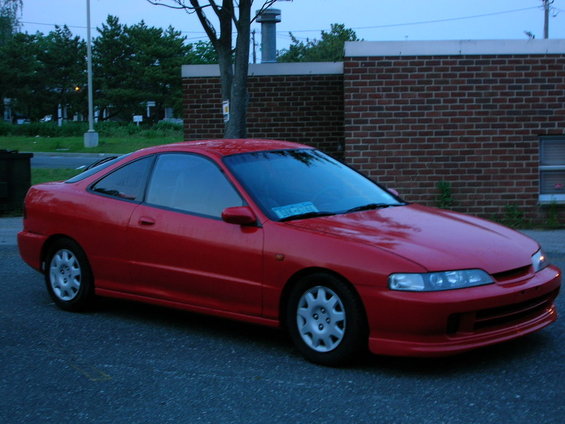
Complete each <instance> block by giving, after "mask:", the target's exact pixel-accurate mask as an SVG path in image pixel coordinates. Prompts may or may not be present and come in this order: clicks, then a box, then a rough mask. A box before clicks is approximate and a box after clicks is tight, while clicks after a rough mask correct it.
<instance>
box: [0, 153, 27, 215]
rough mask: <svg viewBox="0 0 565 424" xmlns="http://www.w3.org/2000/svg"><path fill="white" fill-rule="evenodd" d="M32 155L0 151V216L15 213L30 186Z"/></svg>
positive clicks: (19, 209) (21, 206)
mask: <svg viewBox="0 0 565 424" xmlns="http://www.w3.org/2000/svg"><path fill="white" fill-rule="evenodd" d="M32 157H33V154H32V153H18V151H17V150H0V214H7V213H17V212H20V211H21V210H22V208H23V201H24V197H25V195H26V193H27V190H28V189H29V187H30V185H31V165H30V159H31V158H32Z"/></svg>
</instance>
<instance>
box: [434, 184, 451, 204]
mask: <svg viewBox="0 0 565 424" xmlns="http://www.w3.org/2000/svg"><path fill="white" fill-rule="evenodd" d="M437 189H438V191H439V194H438V197H437V200H436V206H437V207H438V208H441V209H451V208H452V207H453V206H454V205H455V200H454V199H453V193H452V189H451V183H450V182H449V181H440V182H439V183H437Z"/></svg>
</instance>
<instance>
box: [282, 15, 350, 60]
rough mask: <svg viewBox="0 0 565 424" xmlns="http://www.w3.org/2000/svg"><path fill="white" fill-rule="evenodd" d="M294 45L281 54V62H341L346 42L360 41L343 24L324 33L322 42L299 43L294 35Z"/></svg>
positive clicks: (308, 41)
mask: <svg viewBox="0 0 565 424" xmlns="http://www.w3.org/2000/svg"><path fill="white" fill-rule="evenodd" d="M290 37H291V39H292V44H291V45H290V47H289V48H288V49H286V50H282V51H281V52H280V53H279V56H278V61H279V62H339V61H342V60H343V54H344V48H343V47H344V44H345V42H346V41H359V39H358V38H357V35H356V34H355V31H353V30H352V29H348V28H345V25H343V24H332V25H331V29H330V32H325V31H322V38H321V40H316V39H314V40H311V41H310V40H306V42H303V41H299V40H298V39H297V38H296V37H294V35H292V33H291V34H290Z"/></svg>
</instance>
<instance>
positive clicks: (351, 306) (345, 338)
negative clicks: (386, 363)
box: [286, 273, 368, 366]
mask: <svg viewBox="0 0 565 424" xmlns="http://www.w3.org/2000/svg"><path fill="white" fill-rule="evenodd" d="M286 327H287V329H288V332H289V334H290V337H291V339H292V341H293V342H294V344H295V346H296V348H297V349H298V350H299V351H300V353H302V355H303V356H304V357H305V358H306V359H308V360H309V361H311V362H314V363H317V364H321V365H328V366H339V365H343V364H345V363H347V362H349V361H350V360H351V359H352V358H353V357H354V356H355V355H357V354H359V353H360V351H361V350H364V349H366V347H367V343H368V339H367V337H368V332H367V320H366V316H365V311H364V308H363V304H362V302H361V300H360V298H359V296H358V295H357V293H356V292H355V290H354V289H353V288H352V287H351V286H350V285H348V284H347V283H345V282H343V281H342V280H341V279H339V278H337V277H336V276H334V275H331V274H329V273H315V274H311V275H309V276H307V277H305V278H302V279H301V280H300V281H298V283H297V284H296V285H295V286H294V287H293V289H292V290H291V292H290V294H289V298H288V302H287V310H286Z"/></svg>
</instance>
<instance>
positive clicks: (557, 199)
mask: <svg viewBox="0 0 565 424" xmlns="http://www.w3.org/2000/svg"><path fill="white" fill-rule="evenodd" d="M545 140H562V142H563V148H565V136H546V137H540V150H539V161H540V165H539V181H540V183H541V175H542V173H543V172H547V171H565V162H564V163H563V164H560V165H542V163H543V154H544V153H543V142H544V141H545ZM539 189H540V193H539V197H538V199H539V203H540V204H541V205H547V204H551V203H558V204H565V192H564V193H562V194H561V193H560V194H555V193H552V194H542V193H541V184H540V185H539Z"/></svg>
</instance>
